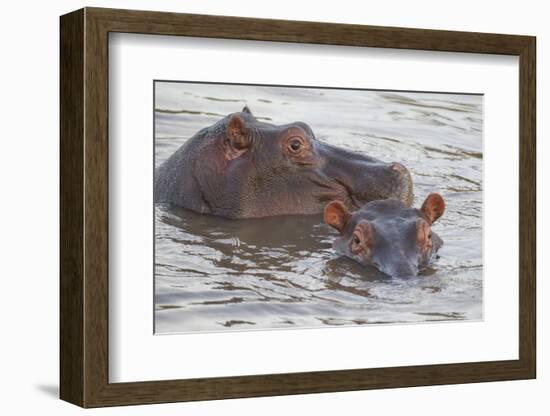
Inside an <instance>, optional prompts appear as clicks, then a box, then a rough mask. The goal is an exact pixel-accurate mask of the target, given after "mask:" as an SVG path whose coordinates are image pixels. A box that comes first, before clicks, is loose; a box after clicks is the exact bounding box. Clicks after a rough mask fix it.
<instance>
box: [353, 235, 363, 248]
mask: <svg viewBox="0 0 550 416" xmlns="http://www.w3.org/2000/svg"><path fill="white" fill-rule="evenodd" d="M359 243H361V239H360V238H359V236H358V235H357V234H353V244H356V245H358V244H359Z"/></svg>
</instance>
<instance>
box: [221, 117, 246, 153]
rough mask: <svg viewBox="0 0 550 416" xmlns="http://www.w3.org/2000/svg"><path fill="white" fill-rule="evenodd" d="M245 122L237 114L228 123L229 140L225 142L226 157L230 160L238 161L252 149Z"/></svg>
mask: <svg viewBox="0 0 550 416" xmlns="http://www.w3.org/2000/svg"><path fill="white" fill-rule="evenodd" d="M247 130H248V129H247V127H246V123H245V121H244V120H243V119H242V118H241V117H239V116H238V115H237V114H233V115H232V116H231V118H230V119H229V122H228V123H227V131H226V133H227V140H226V141H225V155H226V157H227V159H228V160H231V159H236V158H237V157H239V156H240V155H242V154H243V153H245V152H246V151H247V150H248V148H249V147H250V139H249V137H248V131H247Z"/></svg>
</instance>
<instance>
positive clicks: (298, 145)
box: [288, 137, 304, 153]
mask: <svg viewBox="0 0 550 416" xmlns="http://www.w3.org/2000/svg"><path fill="white" fill-rule="evenodd" d="M303 146H304V145H303V143H302V140H300V139H299V138H298V137H295V138H293V139H290V140H289V142H288V150H289V151H290V152H291V153H299V152H300V151H301V150H302V147H303Z"/></svg>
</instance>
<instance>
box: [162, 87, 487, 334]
mask: <svg viewBox="0 0 550 416" xmlns="http://www.w3.org/2000/svg"><path fill="white" fill-rule="evenodd" d="M244 105H248V106H249V107H250V108H251V109H252V112H253V113H254V114H255V116H256V117H257V118H260V119H263V120H265V121H269V122H273V123H275V124H285V123H289V122H292V121H304V122H306V123H308V124H309V125H310V126H311V127H312V129H313V131H314V132H315V134H316V136H317V137H318V138H319V139H320V140H323V141H327V142H329V143H332V144H334V145H337V146H341V147H345V148H348V149H351V150H354V151H356V152H364V153H366V154H368V155H370V156H374V157H377V158H379V159H382V160H384V161H399V162H401V163H403V164H405V165H406V166H407V167H408V168H409V169H410V170H411V172H412V175H413V180H414V186H415V206H418V205H419V204H420V203H421V202H422V201H423V199H424V198H425V196H426V195H427V194H428V193H430V192H434V191H435V192H440V193H441V194H442V195H443V196H444V198H445V199H446V202H447V211H446V213H445V215H444V216H443V217H442V218H441V219H440V220H439V221H438V223H437V224H436V225H434V229H435V230H436V231H437V233H438V234H439V235H440V236H441V237H442V238H443V239H444V241H445V245H444V246H443V248H442V249H441V250H440V252H439V255H440V258H439V259H438V260H437V262H436V263H434V264H433V265H432V266H431V267H430V268H429V269H427V270H424V271H423V272H422V273H421V275H420V276H418V277H417V278H414V279H408V280H399V279H391V278H388V277H387V276H385V275H384V274H382V273H380V272H378V271H377V270H375V269H373V268H365V267H362V266H359V265H358V264H356V263H354V262H353V261H351V260H348V259H345V258H339V257H338V256H337V255H336V254H335V253H334V251H333V250H332V247H331V242H332V239H333V237H334V232H333V231H332V230H331V229H329V227H328V226H325V225H324V224H323V223H322V218H321V216H287V217H274V218H265V219H255V220H237V221H231V220H226V219H222V218H216V217H209V216H201V215H198V214H195V213H192V212H189V211H187V210H184V209H173V208H169V207H167V206H164V205H160V204H159V205H157V206H156V208H155V215H156V220H155V233H156V240H155V261H156V265H155V331H156V332H157V333H170V332H188V331H225V330H248V329H268V328H293V327H294V328H298V327H319V326H322V325H363V324H372V323H397V322H426V321H441V320H444V321H449V320H470V319H480V318H481V317H482V251H481V249H482V234H481V230H482V229H481V227H482V120H481V117H482V116H481V114H482V97H481V96H472V95H452V94H421V93H403V92H388V91H385V92H383V91H351V90H347V91H344V90H329V89H297V88H277V87H250V86H246V87H244V86H229V85H204V84H189V83H165V82H163V83H157V84H156V102H155V108H156V111H155V132H156V143H155V153H156V159H155V163H156V165H157V166H158V164H160V163H162V161H164V160H165V159H166V158H167V157H168V156H170V155H171V154H172V153H173V152H174V151H175V150H176V149H177V148H178V147H179V146H180V145H181V144H182V143H184V142H185V140H187V139H188V138H189V137H191V136H192V135H193V134H195V133H196V132H197V131H198V130H200V129H201V128H203V127H205V126H208V125H211V124H213V123H215V122H216V121H217V120H219V119H220V118H221V117H223V116H225V115H227V114H229V113H232V112H236V111H240V109H241V108H242V107H243V106H244Z"/></svg>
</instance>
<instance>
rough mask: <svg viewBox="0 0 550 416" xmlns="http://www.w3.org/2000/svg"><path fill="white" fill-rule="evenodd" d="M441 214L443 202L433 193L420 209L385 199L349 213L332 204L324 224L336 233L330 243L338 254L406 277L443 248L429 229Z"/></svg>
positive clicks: (326, 209)
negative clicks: (332, 241)
mask: <svg viewBox="0 0 550 416" xmlns="http://www.w3.org/2000/svg"><path fill="white" fill-rule="evenodd" d="M444 211H445V201H444V200H443V198H442V197H441V195H439V194H436V193H432V194H430V195H428V197H427V198H426V200H425V201H424V203H423V204H422V208H420V209H416V208H409V207H407V206H406V205H405V204H403V203H402V202H401V201H397V200H390V199H387V200H383V201H373V202H369V203H367V204H366V205H365V206H363V207H362V208H361V209H359V210H358V211H355V212H349V211H348V209H347V207H346V206H345V205H344V204H342V203H341V202H340V201H333V202H331V203H330V204H328V205H327V206H326V208H325V222H326V223H327V224H328V225H330V226H332V227H334V228H336V229H337V230H338V231H339V233H340V235H339V237H337V238H336V240H335V241H334V249H335V250H336V252H338V253H339V254H342V255H344V256H347V257H350V258H352V259H354V260H356V261H358V262H359V263H361V264H363V265H371V266H374V267H376V268H377V269H379V270H380V271H382V272H384V273H386V274H388V275H390V276H394V277H409V276H416V274H417V273H418V271H419V269H420V268H422V267H424V266H426V265H428V263H430V261H431V260H432V259H433V258H434V257H435V255H436V253H437V251H438V250H439V248H440V247H441V246H442V245H443V240H441V238H440V237H439V236H438V235H437V234H436V233H435V232H433V231H432V228H431V227H432V224H433V223H434V222H435V221H436V220H437V219H438V218H439V217H441V215H443V212H444Z"/></svg>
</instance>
